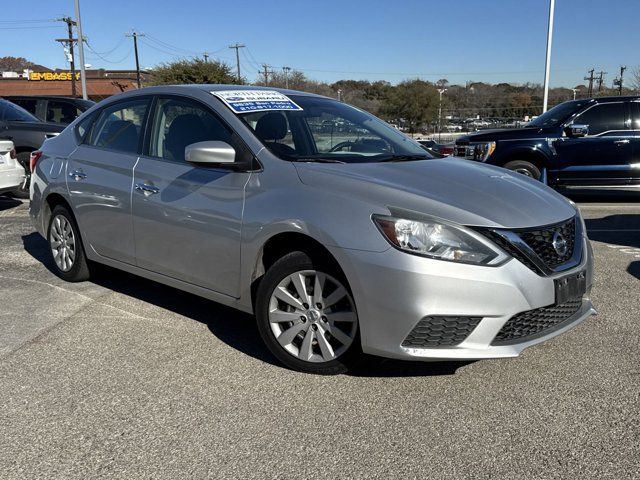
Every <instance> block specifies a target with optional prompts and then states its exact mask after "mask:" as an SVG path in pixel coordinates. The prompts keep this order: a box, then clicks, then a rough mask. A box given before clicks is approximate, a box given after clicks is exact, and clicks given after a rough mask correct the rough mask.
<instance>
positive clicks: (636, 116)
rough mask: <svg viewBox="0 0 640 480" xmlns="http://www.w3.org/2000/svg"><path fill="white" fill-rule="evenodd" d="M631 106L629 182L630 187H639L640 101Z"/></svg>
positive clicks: (632, 103)
mask: <svg viewBox="0 0 640 480" xmlns="http://www.w3.org/2000/svg"><path fill="white" fill-rule="evenodd" d="M630 105H631V129H632V131H631V154H632V159H631V171H630V182H631V184H632V185H640V101H638V100H636V101H634V102H631V103H630Z"/></svg>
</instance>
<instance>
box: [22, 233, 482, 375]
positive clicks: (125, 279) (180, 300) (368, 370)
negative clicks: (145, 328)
mask: <svg viewBox="0 0 640 480" xmlns="http://www.w3.org/2000/svg"><path fill="white" fill-rule="evenodd" d="M22 241H23V244H24V249H25V250H26V251H27V252H28V253H29V254H30V255H31V256H32V257H34V258H35V259H36V260H38V261H39V262H41V263H42V264H43V265H44V266H45V267H46V268H47V269H48V270H49V271H51V272H54V270H53V260H52V259H51V256H50V255H49V251H48V245H47V242H46V241H45V239H44V238H42V237H41V236H40V235H39V234H38V233H36V232H33V233H30V234H29V235H24V236H23V237H22ZM91 281H92V282H93V283H95V284H97V285H100V286H102V287H104V288H107V289H109V290H113V291H115V292H118V293H121V294H123V295H126V296H128V297H132V298H136V299H138V300H141V301H143V302H147V303H150V304H152V305H155V306H158V307H160V308H163V309H165V310H169V311H171V312H174V313H176V314H178V315H181V316H184V317H187V318H190V319H192V320H195V321H197V322H200V323H203V324H204V325H206V326H207V328H209V330H210V331H211V333H213V334H214V335H215V336H216V337H217V338H219V339H220V340H221V341H223V342H225V343H226V344H227V345H229V346H231V347H232V348H235V349H236V350H239V351H240V352H242V353H244V354H246V355H250V356H252V357H254V358H256V359H258V360H261V361H263V362H266V363H269V364H271V365H275V366H278V367H282V366H281V365H280V363H279V362H278V361H277V360H276V359H275V358H274V357H273V356H272V355H271V353H270V352H269V351H268V350H267V348H266V347H265V346H264V343H263V342H262V339H261V338H260V335H259V333H258V328H257V326H256V322H255V319H254V317H253V316H252V315H249V314H246V313H243V312H239V311H237V310H235V309H233V308H230V307H225V306H224V305H221V304H218V303H215V302H213V301H210V300H207V299H205V298H202V297H198V296H197V295H192V294H190V293H187V292H183V291H181V290H178V289H175V288H172V287H168V286H166V285H163V284H161V283H157V282H154V281H152V280H147V279H144V278H142V277H138V276H136V275H132V274H129V273H126V272H123V271H121V270H117V269H114V268H110V267H106V266H99V267H98V268H97V272H96V275H95V278H92V280H91ZM468 363H470V362H406V361H399V360H390V359H383V358H379V357H373V356H369V355H363V356H362V358H361V359H360V361H359V362H357V365H355V366H354V368H353V369H352V370H351V371H350V372H349V375H353V376H358V377H408V376H439V375H452V374H454V373H456V370H457V369H458V368H460V367H462V366H464V365H467V364H468ZM283 368H284V367H283Z"/></svg>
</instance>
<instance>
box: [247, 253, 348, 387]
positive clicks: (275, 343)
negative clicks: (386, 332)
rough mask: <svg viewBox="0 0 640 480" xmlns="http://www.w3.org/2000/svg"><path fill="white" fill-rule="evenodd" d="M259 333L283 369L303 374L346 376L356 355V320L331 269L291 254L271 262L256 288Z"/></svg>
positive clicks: (343, 282) (343, 286)
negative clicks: (282, 365)
mask: <svg viewBox="0 0 640 480" xmlns="http://www.w3.org/2000/svg"><path fill="white" fill-rule="evenodd" d="M256 318H257V321H258V330H259V331H260V335H261V337H262V339H263V340H264V342H265V344H266V345H267V347H268V348H269V350H270V351H271V352H272V353H273V354H274V356H275V357H276V358H277V359H278V360H280V361H281V362H282V363H283V364H285V365H286V366H288V367H289V368H292V369H294V370H299V371H302V372H309V373H317V374H323V375H332V374H338V373H344V372H345V371H347V369H348V365H349V364H350V362H351V360H352V359H353V357H354V356H355V355H357V354H358V349H359V346H358V343H359V339H358V315H357V313H356V309H355V303H354V301H353V298H352V296H351V293H350V292H349V289H348V286H347V282H346V279H344V276H343V275H342V273H341V272H339V271H337V269H336V268H335V267H332V266H330V265H327V264H325V263H324V262H317V261H313V260H312V259H311V258H310V257H309V256H308V255H307V254H305V253H302V252H293V253H290V254H288V255H285V256H284V257H282V258H281V259H280V260H278V261H277V262H276V263H274V264H273V265H272V266H271V267H270V268H269V270H268V271H267V273H266V274H265V276H264V278H263V280H262V282H261V283H260V286H259V287H258V292H257V298H256Z"/></svg>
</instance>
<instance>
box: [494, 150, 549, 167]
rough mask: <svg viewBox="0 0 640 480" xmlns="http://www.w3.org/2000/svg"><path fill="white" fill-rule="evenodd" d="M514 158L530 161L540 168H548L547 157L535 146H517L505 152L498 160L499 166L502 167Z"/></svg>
mask: <svg viewBox="0 0 640 480" xmlns="http://www.w3.org/2000/svg"><path fill="white" fill-rule="evenodd" d="M515 160H522V161H525V162H530V163H532V164H534V165H535V166H536V167H538V168H539V169H540V170H542V169H543V168H549V164H550V161H549V158H548V157H547V156H546V155H545V154H544V153H543V152H541V151H540V150H537V149H536V148H535V147H531V148H519V149H515V150H512V151H510V152H508V153H506V154H505V155H504V156H503V157H502V158H501V160H500V165H499V166H501V167H504V166H505V165H506V164H507V163H509V162H513V161H515Z"/></svg>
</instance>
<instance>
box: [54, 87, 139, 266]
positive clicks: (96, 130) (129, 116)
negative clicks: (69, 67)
mask: <svg viewBox="0 0 640 480" xmlns="http://www.w3.org/2000/svg"><path fill="white" fill-rule="evenodd" d="M149 104H150V100H148V99H145V98H142V99H136V100H130V101H124V102H118V103H116V104H114V105H110V106H108V107H106V108H105V109H104V110H102V112H100V113H99V116H98V118H97V119H96V122H95V123H94V125H93V128H92V129H91V131H90V132H89V135H88V138H86V140H85V142H84V143H83V144H81V145H80V146H79V147H78V148H77V149H76V150H75V152H73V154H72V155H71V156H70V157H69V160H68V163H67V170H66V179H67V187H68V189H69V194H70V197H71V203H72V205H73V209H74V212H75V214H76V219H77V221H78V224H79V226H80V231H81V232H82V234H83V237H84V238H83V240H84V242H85V248H87V249H92V250H93V251H95V252H96V253H98V254H99V255H102V256H103V257H107V258H111V259H114V260H119V261H121V262H126V263H130V264H134V263H135V255H134V242H133V227H132V224H131V183H132V180H133V167H134V165H135V163H136V161H137V159H138V152H139V149H140V148H141V140H142V126H143V125H144V119H145V116H146V114H147V110H148V107H149Z"/></svg>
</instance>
